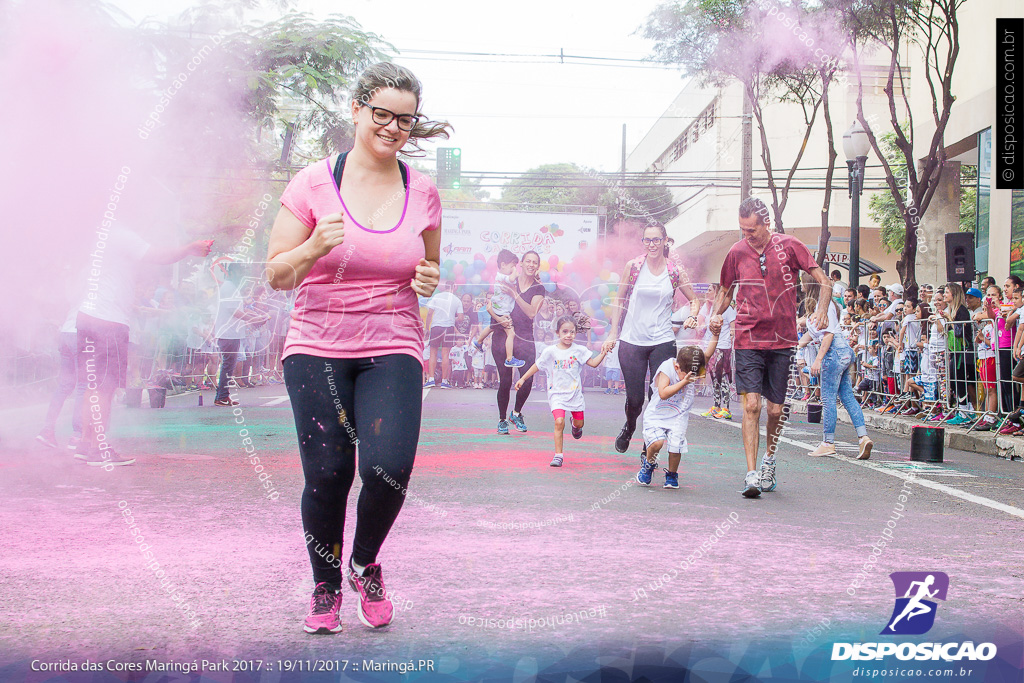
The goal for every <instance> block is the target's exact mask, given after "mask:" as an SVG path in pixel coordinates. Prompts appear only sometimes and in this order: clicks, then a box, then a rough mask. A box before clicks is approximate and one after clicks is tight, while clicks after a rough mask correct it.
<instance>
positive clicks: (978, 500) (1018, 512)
mask: <svg viewBox="0 0 1024 683" xmlns="http://www.w3.org/2000/svg"><path fill="white" fill-rule="evenodd" d="M690 412H691V413H692V414H693V415H694V416H696V417H700V414H699V413H697V411H695V410H693V411H690ZM706 419H709V420H711V419H714V418H706ZM717 422H724V423H725V424H729V425H731V426H733V427H736V428H737V429H743V425H742V424H739V423H737V422H730V421H728V420H717ZM779 441H782V442H783V443H788V444H791V445H793V446H799V447H800V448H806V449H807V450H813V449H814V448H816V447H817V444H813V445H812V444H809V443H804V442H802V441H797V440H795V439H790V438H788V437H785V436H780V437H779ZM824 457H828V458H835V459H836V460H838V461H840V462H843V463H846V464H848V465H856V466H858V467H866V468H867V469H869V470H874V471H875V472H881V473H882V474H888V475H890V476H893V477H897V478H899V479H905V480H907V481H911V480H913V482H914V483H917V484H920V485H921V486H923V487H925V488H928V489H932V490H934V491H941V492H942V493H945V494H947V495H950V496H953V497H954V498H959V499H960V500H966V501H967V502H969V503H975V504H977V505H983V506H985V507H987V508H991V509H993V510H998V511H1000V512H1005V513H1006V514H1008V515H1012V516H1014V517H1020V518H1021V519H1024V510H1022V509H1020V508H1018V507H1014V506H1012V505H1007V504H1006V503H1000V502H999V501H997V500H992V499H991V498H985V497H983V496H978V495H975V494H973V493H968V492H966V491H961V490H960V489H955V488H953V487H952V486H947V485H945V484H940V483H939V482H937V481H931V480H929V479H922V478H921V477H919V476H915V475H914V474H912V473H911V472H904V471H901V469H895V468H894V467H892V466H891V464H890V463H880V462H871V461H870V460H854V459H852V458H847V457H842V456H838V455H828V456H824ZM887 464H888V465H889V466H887ZM914 464H917V465H920V467H918V468H917V469H916V472H922V471H924V472H925V473H926V474H936V472H935V471H934V470H933V471H927V470H926V469H925V466H927V465H929V463H905V465H906V469H908V470H913V465H914ZM931 467H936V465H931ZM940 469H943V470H946V471H948V468H940ZM960 474H964V473H960ZM954 476H955V475H954Z"/></svg>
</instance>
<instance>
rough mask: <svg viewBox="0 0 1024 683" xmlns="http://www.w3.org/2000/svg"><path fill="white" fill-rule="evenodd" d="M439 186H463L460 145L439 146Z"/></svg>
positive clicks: (455, 187)
mask: <svg viewBox="0 0 1024 683" xmlns="http://www.w3.org/2000/svg"><path fill="white" fill-rule="evenodd" d="M437 186H438V187H440V188H442V189H446V190H457V189H459V188H460V187H462V150H461V149H459V148H458V147H438V148H437Z"/></svg>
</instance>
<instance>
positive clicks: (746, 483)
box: [740, 470, 761, 498]
mask: <svg viewBox="0 0 1024 683" xmlns="http://www.w3.org/2000/svg"><path fill="white" fill-rule="evenodd" d="M760 483H761V478H760V476H758V474H757V471H756V470H750V471H749V472H747V476H746V478H745V479H744V480H743V490H742V491H741V492H740V493H742V494H743V497H744V498H757V497H758V496H760V495H761V488H760V486H759V484H760Z"/></svg>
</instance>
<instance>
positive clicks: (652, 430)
mask: <svg viewBox="0 0 1024 683" xmlns="http://www.w3.org/2000/svg"><path fill="white" fill-rule="evenodd" d="M708 335H709V338H708V345H707V348H706V349H701V348H700V347H699V346H684V347H683V348H681V349H679V351H678V352H677V353H676V357H675V358H671V359H669V360H667V361H665V362H664V363H662V364H661V366H660V367H659V368H658V371H657V372H656V373H654V378H653V380H652V382H651V388H652V389H654V394H653V395H652V396H651V400H650V402H649V403H648V404H647V408H646V409H645V410H644V446H645V448H646V451H647V457H646V458H644V459H643V460H642V461H641V464H640V471H639V472H637V474H636V480H637V482H638V483H639V484H640V485H641V486H650V485H651V479H652V477H653V474H654V470H655V468H656V467H657V466H658V453H660V452H661V449H662V448H664V447H665V446H666V444H667V445H668V469H666V470H665V488H667V489H678V488H679V460H680V459H681V457H682V454H683V453H686V452H687V448H686V430H687V427H689V424H690V409H691V408H692V407H693V398H694V395H695V394H696V391H695V390H694V385H693V383H694V382H695V381H696V380H697V379H699V378H700V377H701V376H702V375H703V374H704V369H705V367H706V366H707V359H708V358H710V357H711V356H712V355H713V354H714V353H715V349H716V348H717V347H718V337H719V335H718V334H715V333H714V332H711V329H710V327H709V328H708Z"/></svg>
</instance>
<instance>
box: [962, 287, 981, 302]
mask: <svg viewBox="0 0 1024 683" xmlns="http://www.w3.org/2000/svg"><path fill="white" fill-rule="evenodd" d="M964 294H966V295H967V296H973V297H974V298H975V299H983V298H985V295H984V294H982V293H981V290H980V289H978V288H977V287H971V288H970V289H968V290H967V291H966V292H964Z"/></svg>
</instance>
